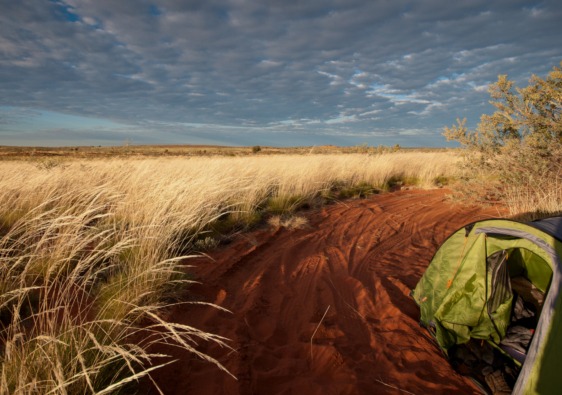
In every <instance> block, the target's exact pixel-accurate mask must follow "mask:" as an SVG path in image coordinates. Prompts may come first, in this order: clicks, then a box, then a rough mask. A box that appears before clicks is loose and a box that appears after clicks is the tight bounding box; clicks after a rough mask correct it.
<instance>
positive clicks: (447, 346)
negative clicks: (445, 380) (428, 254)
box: [412, 217, 562, 394]
mask: <svg viewBox="0 0 562 395" xmlns="http://www.w3.org/2000/svg"><path fill="white" fill-rule="evenodd" d="M561 240H562V217H553V218H548V219H545V220H541V221H535V222H531V223H527V224H524V223H520V222H515V221H510V220H503V219H493V220H485V221H479V222H476V223H472V224H470V225H467V226H465V227H463V228H461V229H459V230H458V231H456V232H455V233H453V234H452V235H451V236H450V237H449V238H448V239H447V240H446V241H445V242H444V243H443V245H442V246H441V247H440V248H439V250H438V251H437V253H436V254H435V256H434V257H433V259H432V261H431V263H430V264H429V266H428V268H427V270H426V272H425V273H424V275H423V277H422V278H421V280H420V281H419V283H418V284H417V286H416V288H415V289H414V290H413V292H412V296H413V298H414V300H415V301H416V303H417V304H418V305H419V307H420V311H421V318H420V321H421V324H422V325H423V326H425V327H427V328H428V329H429V330H430V332H432V333H433V335H434V336H435V338H436V340H437V342H438V344H439V346H440V347H441V348H442V349H443V350H444V351H445V352H446V353H447V352H449V351H451V349H454V348H455V347H458V345H462V344H467V343H468V342H469V341H473V340H471V339H482V340H481V341H480V343H483V341H484V342H485V343H486V344H490V345H492V346H494V347H495V348H496V349H497V350H500V351H502V352H503V353H504V354H505V355H507V356H510V357H511V358H512V359H513V360H514V362H516V363H517V364H518V365H519V366H520V371H519V372H518V376H516V377H517V378H516V381H515V383H514V386H513V393H515V394H533V393H537V394H552V393H560V391H562V297H561V296H560V289H561V285H562V276H561V274H562V273H561V272H562V241H561ZM521 306H526V307H525V308H527V310H524V311H531V310H533V311H534V313H535V314H536V321H535V324H534V325H536V327H533V328H532V329H529V330H528V331H530V332H529V333H530V334H529V336H528V337H529V339H530V341H529V342H528V343H527V344H526V345H525V347H524V350H523V351H521V350H520V352H519V354H522V355H517V351H515V352H512V351H513V349H510V347H509V346H507V345H505V344H509V341H508V340H509V339H508V338H509V337H510V336H511V333H512V332H513V331H512V329H513V328H515V324H516V323H517V322H518V321H516V308H519V307H521ZM519 311H523V310H519ZM517 314H519V313H517ZM525 314H527V313H521V316H523V317H526V316H530V314H531V313H529V314H527V315H525ZM517 317H519V316H518V315H517Z"/></svg>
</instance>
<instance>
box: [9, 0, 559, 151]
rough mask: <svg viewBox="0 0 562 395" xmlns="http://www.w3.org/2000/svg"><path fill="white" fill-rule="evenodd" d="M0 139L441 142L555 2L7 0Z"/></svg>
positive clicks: (479, 103) (530, 50) (544, 39)
mask: <svg viewBox="0 0 562 395" xmlns="http://www.w3.org/2000/svg"><path fill="white" fill-rule="evenodd" d="M0 10H1V12H0V145H26V146H30V145H32V146H39V145H42V146H61V145H72V146H75V145H123V144H218V145H237V146H250V145H273V146H313V145H327V144H333V145H346V146H347V145H358V144H368V145H381V144H382V145H394V144H400V145H401V146H405V147H408V146H426V147H431V146H448V145H450V143H447V142H446V140H445V138H444V137H443V136H442V131H443V127H444V126H450V125H452V124H454V123H455V120H456V118H458V117H460V118H464V117H466V118H467V120H468V122H467V124H468V126H469V127H475V126H476V124H477V123H478V121H479V118H480V115H481V114H484V113H488V114H490V113H492V112H493V108H492V106H491V105H490V104H489V94H488V92H487V89H488V85H489V84H490V83H493V82H494V81H496V80H497V77H498V75H499V74H507V75H508V77H509V78H510V79H512V80H514V81H515V82H516V84H517V85H518V86H525V85H526V84H527V83H528V80H529V78H530V76H531V75H532V74H537V75H539V76H543V77H544V76H546V74H547V73H548V72H549V71H550V70H551V69H552V67H553V66H557V65H559V64H560V61H562V44H561V43H562V23H561V21H562V2H561V1H560V0H546V1H521V0H494V1H491V0H459V1H450V0H303V1H291V0H181V1H180V0H153V1H144V0H0Z"/></svg>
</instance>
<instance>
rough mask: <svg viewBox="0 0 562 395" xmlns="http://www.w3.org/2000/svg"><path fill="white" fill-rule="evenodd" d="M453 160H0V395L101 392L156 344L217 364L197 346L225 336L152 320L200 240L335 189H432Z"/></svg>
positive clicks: (117, 383) (145, 365)
mask: <svg viewBox="0 0 562 395" xmlns="http://www.w3.org/2000/svg"><path fill="white" fill-rule="evenodd" d="M456 162H457V157H456V155H455V154H454V153H450V152H407V153H401V152H399V153H393V154H382V155H366V154H362V155H360V154H345V155H343V154H334V155H314V154H312V155H283V156H261V155H258V156H252V157H212V158H207V157H197V158H148V159H147V158H143V159H132V158H127V159H108V160H99V159H95V160H85V159H74V160H66V161H63V162H52V163H50V164H49V165H45V164H44V163H42V162H36V161H26V160H21V161H4V162H0V201H1V202H2V205H1V207H0V259H1V260H0V262H1V264H0V353H1V354H0V357H1V364H2V365H1V372H0V388H1V389H0V395H3V394H11V393H19V394H31V393H33V394H36V393H109V392H111V391H113V390H116V389H118V388H121V387H124V386H126V385H129V383H131V382H135V381H136V380H137V379H138V378H140V377H142V376H143V375H147V374H149V373H150V371H151V369H154V368H155V367H157V366H159V365H160V364H162V363H167V362H168V360H166V359H165V358H163V357H162V356H160V355H154V354H151V353H150V352H149V351H148V350H149V349H150V346H151V345H152V344H154V343H158V342H165V343H175V344H176V345H177V346H179V347H182V348H185V349H187V350H190V351H192V352H193V353H194V354H195V355H197V356H199V357H201V358H204V359H206V360H209V361H210V362H211V363H215V364H217V366H218V367H219V368H222V366H221V365H220V364H219V363H218V362H217V361H215V360H213V359H212V358H211V357H209V356H206V355H203V354H201V353H200V352H199V351H197V343H198V341H200V340H205V341H214V342H217V343H219V344H221V345H224V346H227V340H226V339H222V338H220V337H218V336H215V335H212V334H209V333H206V332H205V331H203V330H199V329H195V328H191V327H188V326H184V325H178V324H174V323H172V322H169V321H167V320H166V319H165V318H164V317H166V314H165V311H166V307H167V303H173V302H174V301H178V300H179V299H178V298H179V297H181V293H182V292H185V289H186V287H187V285H188V284H189V278H187V277H186V275H185V273H186V271H187V268H186V266H185V264H186V262H189V261H188V260H187V258H186V256H185V254H189V253H190V251H191V249H192V247H193V246H194V245H196V241H201V240H206V239H201V237H200V236H201V235H202V236H203V237H207V236H206V235H207V234H208V233H209V232H211V231H212V230H215V231H216V230H217V229H218V230H220V229H221V226H222V227H223V228H225V229H228V228H229V227H233V226H235V225H236V224H252V223H255V221H257V220H259V218H260V216H261V215H263V214H264V213H265V214H268V213H270V214H277V215H283V214H286V213H292V212H293V211H294V210H296V209H297V208H298V207H302V206H303V205H313V204H317V202H318V201H321V200H326V199H334V198H338V196H339V195H337V192H338V191H339V192H341V191H344V190H346V189H349V190H353V191H356V190H359V191H363V190H364V186H365V185H369V186H370V187H373V188H379V189H384V188H387V187H388V186H389V185H390V184H392V183H399V182H403V181H407V182H415V183H416V184H418V185H420V186H432V185H434V184H435V183H436V182H437V180H443V179H445V178H447V177H451V176H453V175H454V172H455V168H456V166H455V163H456ZM361 185H363V187H360V188H359V189H356V190H355V189H353V188H358V187H357V186H361ZM362 188H363V189H362ZM354 193H355V192H354ZM272 221H273V220H272ZM283 221H286V220H285V219H283V218H282V217H279V226H293V225H295V226H296V225H298V226H302V225H304V223H302V222H303V221H296V222H295V220H293V221H292V222H287V223H286V224H285V223H284V222H283ZM204 232H207V233H204ZM209 244H212V243H211V242H209ZM215 308H216V307H215ZM140 334H142V335H140Z"/></svg>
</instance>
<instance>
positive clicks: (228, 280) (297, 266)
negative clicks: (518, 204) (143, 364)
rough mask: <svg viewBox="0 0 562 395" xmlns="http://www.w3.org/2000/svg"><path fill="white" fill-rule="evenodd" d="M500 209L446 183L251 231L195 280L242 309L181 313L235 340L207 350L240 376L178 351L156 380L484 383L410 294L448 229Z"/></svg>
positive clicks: (167, 386) (444, 388)
mask: <svg viewBox="0 0 562 395" xmlns="http://www.w3.org/2000/svg"><path fill="white" fill-rule="evenodd" d="M498 214H499V213H498V211H497V209H494V208H487V209H486V208H482V207H477V206H466V205H459V204H454V203H451V202H449V201H448V200H447V199H446V196H445V192H444V191H443V190H433V191H422V190H413V191H400V192H394V193H388V194H383V195H377V196H374V197H372V198H370V199H363V200H354V201H346V202H344V203H339V204H335V205H330V206H326V207H324V208H323V209H320V210H317V211H312V212H310V213H308V214H307V217H308V219H309V224H308V226H307V227H306V228H304V229H299V230H288V229H284V228H281V229H278V230H275V229H266V230H261V231H257V232H254V233H251V234H249V235H244V236H239V238H238V239H237V240H235V241H234V242H233V243H232V244H231V245H230V246H228V247H226V248H223V249H221V250H219V251H217V252H214V253H213V254H212V257H213V259H214V261H212V260H211V259H199V260H197V263H196V268H195V269H194V271H195V275H196V277H197V279H198V280H199V281H201V282H202V285H201V286H196V287H194V288H193V289H192V290H191V294H192V295H195V296H196V297H197V298H199V299H200V300H204V301H207V302H213V303H216V304H218V305H220V306H222V307H224V308H226V309H228V310H230V311H232V314H228V313H225V312H220V311H217V310H214V309H212V308H210V307H205V306H193V305H191V306H180V307H177V308H176V310H175V311H173V312H172V319H173V320H174V321H177V322H181V323H184V324H188V325H192V326H195V327H197V328H200V329H203V330H205V331H210V332H213V333H216V334H219V335H222V336H225V337H227V338H229V339H231V340H232V342H231V343H230V344H231V345H232V347H233V348H234V349H235V350H236V351H235V352H234V351H231V350H227V349H224V348H223V349H221V348H219V347H217V346H215V345H205V344H202V345H201V347H200V349H201V350H203V351H205V352H208V353H209V354H210V355H212V356H213V357H215V358H217V359H218V360H219V361H220V362H221V363H223V364H224V366H226V367H227V368H228V369H229V370H230V371H231V372H232V373H233V374H234V375H235V376H236V377H237V378H238V380H234V379H233V378H232V377H230V376H228V375H227V374H225V373H224V372H222V371H220V370H219V369H217V368H216V367H215V366H213V365H212V364H210V363H208V362H203V361H200V360H197V359H196V358H194V357H192V356H191V355H188V354H181V353H179V352H177V351H176V352H175V356H176V357H177V358H179V359H180V360H179V361H178V362H176V363H174V364H172V365H170V366H168V367H166V368H163V369H162V370H161V371H159V372H155V374H154V376H153V377H154V380H155V381H157V382H158V384H159V386H160V388H161V389H162V391H163V392H164V393H165V394H187V393H193V394H321V395H328V394H412V393H413V394H428V393H432V394H434V393H456V394H463V393H466V394H473V393H479V391H478V390H477V388H476V387H474V386H473V385H472V384H471V382H470V381H469V380H468V379H466V378H463V377H462V376H460V375H458V374H457V373H455V371H454V370H453V369H452V368H451V367H450V365H449V364H448V362H447V360H446V359H445V357H444V356H443V355H442V354H441V352H440V351H439V349H438V348H437V347H436V345H435V344H434V343H433V342H432V340H431V338H430V336H429V335H428V333H427V332H426V331H425V329H423V328H421V327H420V326H419V325H418V320H419V310H418V308H417V306H416V304H415V303H414V301H413V300H412V299H411V298H410V297H409V293H410V290H411V289H412V288H414V287H415V285H416V284H417V282H418V280H419V279H420V277H421V276H422V274H423V272H424V271H425V268H426V267H427V265H428V263H429V261H430V260H431V257H432V256H433V254H434V253H435V251H436V249H437V248H438V246H439V245H440V244H441V243H442V242H443V241H444V240H445V238H446V237H447V236H448V235H450V234H451V233H452V232H453V231H455V230H456V229H458V228H459V227H461V226H462V225H464V224H466V223H468V222H472V221H475V220H478V219H483V218H490V217H497V216H498ZM324 314H325V316H324ZM315 331H316V332H315ZM313 335H314V336H313ZM311 338H312V345H311Z"/></svg>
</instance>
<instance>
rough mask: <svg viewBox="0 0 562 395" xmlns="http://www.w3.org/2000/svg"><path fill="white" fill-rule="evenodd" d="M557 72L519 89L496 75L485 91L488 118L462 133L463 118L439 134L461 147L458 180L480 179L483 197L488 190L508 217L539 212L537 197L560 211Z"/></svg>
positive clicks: (561, 105)
mask: <svg viewBox="0 0 562 395" xmlns="http://www.w3.org/2000/svg"><path fill="white" fill-rule="evenodd" d="M561 67H562V63H561ZM561 67H554V68H553V70H552V71H551V72H550V73H549V74H548V76H547V77H546V78H544V79H543V78H540V77H538V76H536V75H533V76H532V77H531V79H530V81H529V85H528V86H527V87H525V88H516V87H514V84H513V82H512V81H510V80H509V79H508V78H507V76H506V75H500V76H499V77H498V81H497V82H496V83H494V84H492V85H490V88H489V91H490V96H491V98H492V101H491V104H492V105H494V106H495V107H496V111H495V112H494V113H493V114H492V115H486V114H485V115H482V117H481V119H480V123H479V124H478V126H477V128H476V129H475V130H468V129H467V127H466V119H463V120H460V119H457V125H454V126H452V127H446V128H445V129H444V133H443V134H444V136H445V137H446V138H447V140H456V141H458V142H459V143H460V144H461V145H462V146H463V147H464V148H466V150H465V159H466V160H465V161H464V170H466V173H465V176H464V179H465V180H466V181H469V182H471V181H476V182H482V178H483V179H485V180H486V182H485V183H484V185H486V186H485V187H484V188H483V191H484V193H486V194H488V193H490V190H492V189H493V190H494V191H493V193H494V195H497V196H499V197H500V198H502V199H505V200H506V201H507V203H508V205H510V208H511V209H512V212H518V211H521V210H523V209H524V210H528V209H529V208H534V209H535V210H542V209H541V207H533V206H536V204H538V203H539V201H538V200H537V197H538V196H541V199H539V200H540V201H541V202H542V203H540V205H541V206H545V205H546V206H547V207H548V211H550V212H552V211H555V212H556V211H559V210H562V185H561V183H560V177H561V174H562V118H561V115H562V68H561ZM478 177H480V180H478V179H477V178H478ZM545 191H546V192H547V196H548V197H547V198H546V199H544V198H543V197H544V194H545ZM529 201H536V202H535V203H533V204H529ZM546 206H545V207H546Z"/></svg>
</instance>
